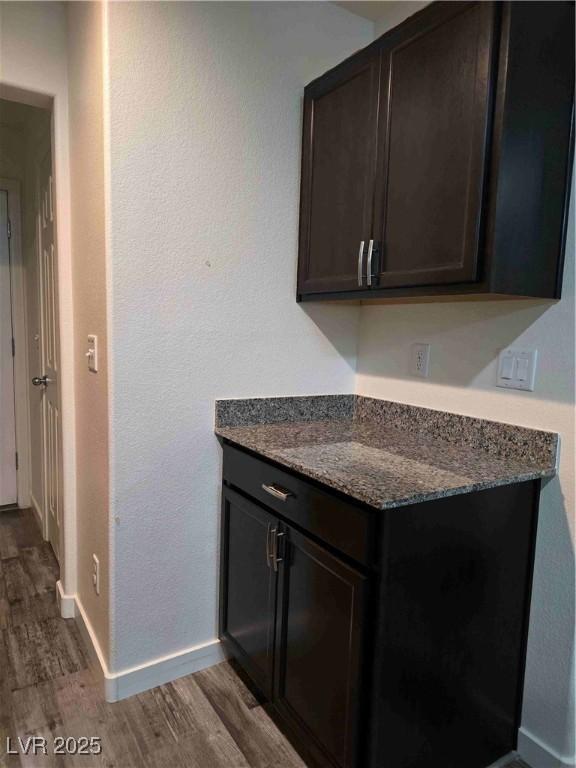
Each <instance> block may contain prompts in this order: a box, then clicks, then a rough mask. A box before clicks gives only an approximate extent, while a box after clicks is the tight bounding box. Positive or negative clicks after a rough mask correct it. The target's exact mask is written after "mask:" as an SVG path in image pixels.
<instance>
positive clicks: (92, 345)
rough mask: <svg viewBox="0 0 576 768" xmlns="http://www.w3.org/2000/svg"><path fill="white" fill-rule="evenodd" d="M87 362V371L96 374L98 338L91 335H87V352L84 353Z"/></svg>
mask: <svg viewBox="0 0 576 768" xmlns="http://www.w3.org/2000/svg"><path fill="white" fill-rule="evenodd" d="M86 360H87V361H88V370H89V371H91V372H92V373H97V372H98V336H95V335H94V334H93V333H89V334H88V351H87V352H86Z"/></svg>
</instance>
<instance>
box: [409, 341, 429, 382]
mask: <svg viewBox="0 0 576 768" xmlns="http://www.w3.org/2000/svg"><path fill="white" fill-rule="evenodd" d="M410 373H411V374H412V376H420V377H421V378H422V379H427V378H428V375H429V373H430V344H420V343H418V344H412V347H411V349H410Z"/></svg>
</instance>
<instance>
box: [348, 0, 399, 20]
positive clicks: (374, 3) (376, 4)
mask: <svg viewBox="0 0 576 768" xmlns="http://www.w3.org/2000/svg"><path fill="white" fill-rule="evenodd" d="M335 5H340V6H341V7H342V8H346V10H347V11H350V12H351V13H355V14H356V15H357V16H363V17H364V18H365V19H370V21H376V20H377V19H380V18H381V17H382V16H383V15H384V12H385V8H386V6H387V5H388V2H387V0H348V2H340V0H336V2H335Z"/></svg>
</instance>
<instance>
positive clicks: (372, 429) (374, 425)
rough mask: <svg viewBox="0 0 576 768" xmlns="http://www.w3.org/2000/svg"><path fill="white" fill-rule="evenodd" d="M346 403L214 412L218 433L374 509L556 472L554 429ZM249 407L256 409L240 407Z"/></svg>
mask: <svg viewBox="0 0 576 768" xmlns="http://www.w3.org/2000/svg"><path fill="white" fill-rule="evenodd" d="M346 397H347V396H337V398H338V400H339V402H338V403H334V405H333V406H331V405H330V404H329V403H326V402H322V403H320V402H318V403H316V404H314V403H312V402H309V403H306V404H305V403H303V402H302V401H303V400H307V399H308V398H294V399H293V400H294V401H299V402H298V403H297V404H294V408H293V409H291V407H290V401H291V400H292V399H291V398H278V400H279V401H281V402H279V405H280V409H279V410H277V411H275V409H274V402H275V400H276V398H272V399H267V400H256V401H219V403H218V405H220V404H221V403H222V402H225V403H227V407H226V409H225V422H226V423H224V424H223V423H222V422H221V421H220V420H218V419H219V418H220V416H221V414H222V410H221V409H220V408H218V407H217V426H216V434H217V435H219V436H220V437H221V438H224V439H226V440H229V441H230V442H232V443H234V444H236V445H238V446H241V447H244V448H248V449H249V450H252V451H254V452H256V453H258V454H260V455H261V456H264V457H266V458H269V459H272V460H273V461H275V462H277V463H279V464H281V465H283V466H284V467H286V468H288V469H292V470H295V471H297V472H299V473H301V474H302V475H305V476H307V477H310V478H313V479H314V480H317V481H319V482H321V483H323V484H325V485H326V486H328V487H330V488H333V489H336V490H338V491H340V492H342V493H345V494H346V495H348V496H350V497H351V498H354V499H356V500H358V501H361V502H364V503H366V504H368V505H370V506H372V507H375V508H377V509H388V508H392V507H399V506H404V505H406V504H413V503H417V502H422V501H428V500H431V499H437V498H441V497H444V496H452V495H456V494H461V493H469V492H471V491H476V490H482V489H485V488H493V487H495V486H498V485H507V484H510V483H516V482H522V481H525V480H533V479H536V478H541V477H551V476H552V475H554V473H555V463H556V449H557V436H556V435H555V434H554V433H547V432H540V431H537V430H529V429H525V428H522V427H514V426H511V425H507V424H499V423H497V422H488V421H484V420H481V419H472V418H470V417H463V416H457V415H455V414H444V413H441V412H437V411H430V410H428V409H424V408H416V407H413V406H404V405H402V404H400V403H390V402H389V401H378V400H369V399H367V398H356V397H354V396H348V397H349V399H350V400H351V404H350V403H349V402H347V401H346V400H345V399H344V398H346ZM310 400H318V401H320V400H322V401H326V400H329V396H327V397H326V398H310ZM234 402H236V403H238V408H237V410H236V412H234V411H235V408H234V405H232V404H233V403H234ZM247 402H249V403H251V406H250V408H249V409H246V406H245V405H240V403H247ZM254 403H257V404H258V405H256V406H254ZM315 407H318V408H319V410H318V411H315ZM332 407H333V408H334V411H333V412H334V414H335V417H331V415H332V411H331V408H332ZM248 410H250V412H251V413H252V418H253V419H254V420H253V421H252V422H251V421H250V418H251V417H250V416H249V415H248ZM240 411H243V415H240ZM420 411H422V412H423V413H421V414H419V413H416V412H420ZM315 413H322V414H324V416H325V417H324V418H323V419H322V418H316V417H315V415H314V414H315ZM266 414H268V416H269V418H268V419H266ZM297 414H305V418H301V419H299V420H298V419H297V418H295V416H296V415H297ZM326 414H330V417H328V418H326ZM418 424H420V428H418ZM443 430H444V431H443Z"/></svg>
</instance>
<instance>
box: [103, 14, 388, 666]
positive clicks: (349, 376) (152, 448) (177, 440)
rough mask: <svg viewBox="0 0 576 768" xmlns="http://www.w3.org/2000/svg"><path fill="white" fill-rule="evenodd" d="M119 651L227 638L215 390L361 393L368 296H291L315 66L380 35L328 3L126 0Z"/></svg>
mask: <svg viewBox="0 0 576 768" xmlns="http://www.w3.org/2000/svg"><path fill="white" fill-rule="evenodd" d="M109 21H110V25H109V45H110V73H109V74H110V131H111V132H110V149H111V155H110V169H111V211H112V216H111V261H112V274H111V288H112V290H111V296H110V299H111V316H112V321H111V326H110V329H109V330H110V338H111V342H110V344H111V357H112V359H111V370H113V372H114V373H113V376H114V378H113V387H112V402H111V407H112V440H113V445H112V455H113V473H112V476H111V483H112V490H111V501H112V505H113V509H112V514H113V515H114V516H115V518H116V525H115V537H114V538H115V540H114V564H113V579H114V587H113V606H112V618H113V627H112V636H113V646H114V649H115V653H114V654H113V659H112V666H113V669H114V670H121V669H123V668H126V667H127V666H131V665H133V664H138V663H140V662H143V661H147V660H150V659H152V658H154V657H156V656H160V655H162V654H167V653H170V652H173V651H177V650H180V649H184V648H187V647H189V646H192V645H194V644H197V643H201V642H205V641H209V640H211V639H213V638H214V637H215V635H216V614H217V583H218V578H217V565H218V525H219V517H220V509H219V497H220V492H219V480H220V456H221V452H220V447H219V445H218V443H217V441H216V438H215V437H214V435H213V419H214V400H215V399H216V398H218V397H238V396H258V395H287V394H314V393H324V392H349V391H351V390H353V389H354V375H355V354H356V337H357V320H358V309H357V308H354V307H335V306H314V307H306V308H305V307H302V306H298V305H297V304H296V302H295V292H296V255H297V229H298V200H299V189H298V184H299V161H300V142H301V111H300V109H299V106H298V105H299V104H300V102H301V99H302V90H303V86H304V85H305V83H306V82H308V81H309V80H311V79H312V78H314V77H315V76H317V75H319V74H321V73H322V72H323V71H324V70H326V69H327V68H328V67H330V66H332V65H334V64H336V63H337V62H339V61H340V60H341V59H342V58H344V57H345V56H346V55H349V54H350V53H352V52H353V51H354V50H356V49H357V48H360V47H362V46H363V45H365V44H367V43H368V42H370V41H371V39H372V37H373V25H372V24H371V23H370V22H367V21H366V20H363V19H360V18H358V17H356V16H354V15H351V14H349V13H348V12H346V11H344V10H342V9H340V8H337V7H336V6H333V5H330V4H328V3H315V2H312V3H297V2H294V3H274V2H273V3H113V4H111V5H110V8H109Z"/></svg>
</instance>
